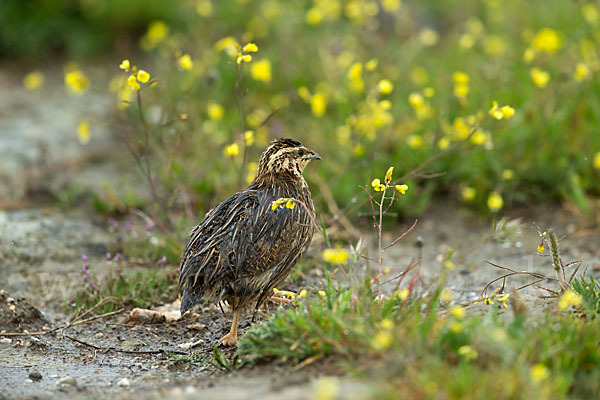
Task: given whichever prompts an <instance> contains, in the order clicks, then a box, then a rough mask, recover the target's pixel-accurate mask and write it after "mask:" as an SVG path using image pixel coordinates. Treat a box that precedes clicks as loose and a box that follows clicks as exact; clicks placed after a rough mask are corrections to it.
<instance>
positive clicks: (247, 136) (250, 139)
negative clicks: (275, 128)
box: [244, 130, 254, 146]
mask: <svg viewBox="0 0 600 400" xmlns="http://www.w3.org/2000/svg"><path fill="white" fill-rule="evenodd" d="M244 141H245V142H246V146H252V145H253V144H254V131H251V130H247V131H246V132H244Z"/></svg>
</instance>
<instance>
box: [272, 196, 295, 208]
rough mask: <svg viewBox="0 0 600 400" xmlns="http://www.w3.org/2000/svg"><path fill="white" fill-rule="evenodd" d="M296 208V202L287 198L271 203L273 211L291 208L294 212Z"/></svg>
mask: <svg viewBox="0 0 600 400" xmlns="http://www.w3.org/2000/svg"><path fill="white" fill-rule="evenodd" d="M294 207H296V200H295V199H292V198H287V197H281V198H279V199H277V200H275V201H273V202H272V203H271V210H273V211H275V210H277V209H278V208H289V209H290V210H293V209H294Z"/></svg>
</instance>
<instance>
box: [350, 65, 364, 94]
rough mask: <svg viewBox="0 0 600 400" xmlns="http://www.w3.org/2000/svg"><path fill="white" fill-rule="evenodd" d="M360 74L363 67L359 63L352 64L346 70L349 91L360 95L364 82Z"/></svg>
mask: <svg viewBox="0 0 600 400" xmlns="http://www.w3.org/2000/svg"><path fill="white" fill-rule="evenodd" d="M362 72H363V65H362V64H361V63H359V62H355V63H354V64H352V65H351V66H350V69H349V70H348V81H349V82H350V89H351V90H352V91H354V92H357V93H361V92H362V91H363V90H364V89H365V82H364V81H363V77H362Z"/></svg>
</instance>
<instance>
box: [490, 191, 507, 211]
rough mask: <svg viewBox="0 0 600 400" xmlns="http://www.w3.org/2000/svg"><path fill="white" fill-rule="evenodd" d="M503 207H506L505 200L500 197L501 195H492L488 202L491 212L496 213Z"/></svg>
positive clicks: (496, 193)
mask: <svg viewBox="0 0 600 400" xmlns="http://www.w3.org/2000/svg"><path fill="white" fill-rule="evenodd" d="M503 205H504V200H503V199H502V196H500V193H498V192H492V193H490V195H489V197H488V200H487V206H488V208H489V209H490V211H491V212H494V213H495V212H497V211H499V210H500V209H501V208H502V206H503Z"/></svg>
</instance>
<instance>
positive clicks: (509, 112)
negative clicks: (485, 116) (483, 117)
mask: <svg viewBox="0 0 600 400" xmlns="http://www.w3.org/2000/svg"><path fill="white" fill-rule="evenodd" d="M489 114H490V115H491V116H492V117H494V118H496V119H497V120H501V119H508V118H510V117H512V116H513V115H515V109H514V108H512V107H511V106H509V105H505V106H502V107H498V102H497V101H495V100H494V102H493V103H492V108H491V109H490V111H489Z"/></svg>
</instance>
